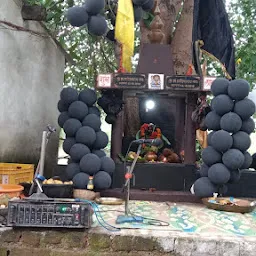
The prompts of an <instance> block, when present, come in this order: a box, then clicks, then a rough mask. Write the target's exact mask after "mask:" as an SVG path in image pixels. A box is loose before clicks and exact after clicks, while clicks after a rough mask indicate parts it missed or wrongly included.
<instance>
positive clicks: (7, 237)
mask: <svg viewBox="0 0 256 256" xmlns="http://www.w3.org/2000/svg"><path fill="white" fill-rule="evenodd" d="M20 238H21V232H20V231H16V230H6V231H3V232H1V237H0V244H1V242H2V243H18V242H19V241H20Z"/></svg>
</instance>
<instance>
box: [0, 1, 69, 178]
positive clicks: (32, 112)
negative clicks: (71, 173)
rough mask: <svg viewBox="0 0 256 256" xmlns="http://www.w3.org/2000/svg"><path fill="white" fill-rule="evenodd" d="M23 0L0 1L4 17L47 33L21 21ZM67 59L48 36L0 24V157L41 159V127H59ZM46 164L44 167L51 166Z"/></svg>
mask: <svg viewBox="0 0 256 256" xmlns="http://www.w3.org/2000/svg"><path fill="white" fill-rule="evenodd" d="M21 2H22V1H21V0H0V20H4V21H8V22H11V23H13V24H15V25H18V26H22V27H26V28H29V29H32V30H35V31H38V32H42V33H45V31H44V29H43V28H42V26H41V25H40V24H39V23H38V22H36V21H25V22H24V21H23V19H22V16H21ZM64 68H65V58H64V56H63V54H62V53H61V51H60V49H59V48H58V47H57V46H56V44H55V43H54V41H53V40H52V39H51V38H49V37H41V36H36V35H33V34H31V33H28V32H22V31H16V30H13V29H12V28H10V27H8V26H5V25H3V24H1V23H0V162H21V163H37V161H38V159H39V155H40V146H41V137H42V132H43V130H44V129H45V127H46V126H47V124H51V125H54V126H55V127H56V128H57V127H58V125H57V118H58V111H57V102H58V100H59V93H60V90H61V88H62V86H63V78H64ZM57 150H58V134H57V133H56V134H55V135H54V136H53V137H52V139H51V141H50V144H49V148H48V150H47V166H48V169H47V173H50V172H52V167H53V165H54V164H55V163H56V162H57ZM47 166H46V168H47Z"/></svg>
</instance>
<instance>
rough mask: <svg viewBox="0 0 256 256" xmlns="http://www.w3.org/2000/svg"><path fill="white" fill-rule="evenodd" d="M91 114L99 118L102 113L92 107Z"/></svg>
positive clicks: (90, 108)
mask: <svg viewBox="0 0 256 256" xmlns="http://www.w3.org/2000/svg"><path fill="white" fill-rule="evenodd" d="M89 114H95V115H97V116H100V111H99V109H98V108H97V107H95V106H92V107H89Z"/></svg>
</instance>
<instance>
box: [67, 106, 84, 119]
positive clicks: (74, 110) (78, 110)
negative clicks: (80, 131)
mask: <svg viewBox="0 0 256 256" xmlns="http://www.w3.org/2000/svg"><path fill="white" fill-rule="evenodd" d="M68 114H69V116H70V117H73V118H76V119H78V120H80V121H82V120H83V119H84V118H85V117H86V115H87V114H88V107H87V105H86V104H85V103H84V102H82V101H75V102H73V103H72V104H71V105H70V106H69V108H68Z"/></svg>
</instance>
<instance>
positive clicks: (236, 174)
mask: <svg viewBox="0 0 256 256" xmlns="http://www.w3.org/2000/svg"><path fill="white" fill-rule="evenodd" d="M240 177H241V171H240V170H234V171H231V172H230V179H229V181H228V183H230V184H235V183H237V182H238V181H239V180H240Z"/></svg>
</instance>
